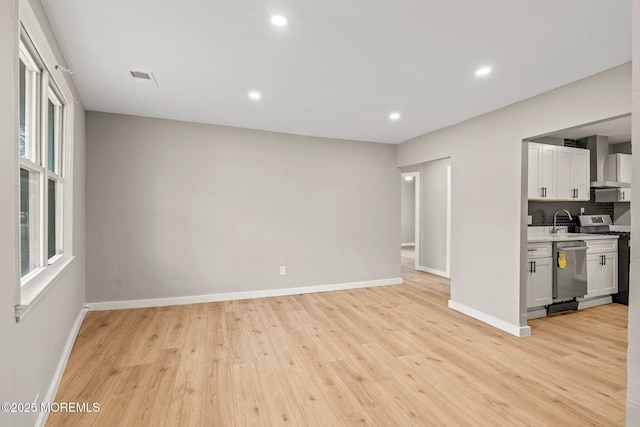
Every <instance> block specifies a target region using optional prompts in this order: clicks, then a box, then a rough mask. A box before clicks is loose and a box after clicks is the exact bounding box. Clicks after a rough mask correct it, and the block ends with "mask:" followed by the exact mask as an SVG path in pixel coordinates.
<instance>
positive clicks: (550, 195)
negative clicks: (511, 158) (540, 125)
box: [528, 142, 556, 200]
mask: <svg viewBox="0 0 640 427" xmlns="http://www.w3.org/2000/svg"><path fill="white" fill-rule="evenodd" d="M555 164H556V147H555V146H554V145H547V144H539V143H537V142H530V143H529V186H528V188H529V189H528V194H529V199H534V200H554V199H555V197H556V176H555V169H556V166H555Z"/></svg>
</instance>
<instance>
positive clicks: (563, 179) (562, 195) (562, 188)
mask: <svg viewBox="0 0 640 427" xmlns="http://www.w3.org/2000/svg"><path fill="white" fill-rule="evenodd" d="M556 150H557V151H556V198H557V199H559V200H572V199H574V196H575V194H576V192H575V188H574V187H573V185H572V182H571V177H572V172H573V161H572V159H571V157H572V155H573V149H572V148H570V147H558V148H557V149H556Z"/></svg>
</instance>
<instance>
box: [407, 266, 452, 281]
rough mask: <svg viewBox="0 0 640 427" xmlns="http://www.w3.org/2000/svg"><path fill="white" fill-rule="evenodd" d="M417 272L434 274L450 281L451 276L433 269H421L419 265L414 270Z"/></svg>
mask: <svg viewBox="0 0 640 427" xmlns="http://www.w3.org/2000/svg"><path fill="white" fill-rule="evenodd" d="M416 270H418V271H424V272H425V273H431V274H435V275H436V276H440V277H444V278H445V279H450V278H451V275H450V274H449V273H447V272H446V271H442V270H436V269H435V268H429V267H423V266H421V265H419V266H418V268H416Z"/></svg>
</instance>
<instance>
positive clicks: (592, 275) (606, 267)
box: [585, 252, 618, 298]
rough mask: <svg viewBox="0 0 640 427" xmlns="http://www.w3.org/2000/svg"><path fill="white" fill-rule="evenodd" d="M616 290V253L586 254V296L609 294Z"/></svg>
mask: <svg viewBox="0 0 640 427" xmlns="http://www.w3.org/2000/svg"><path fill="white" fill-rule="evenodd" d="M616 292H618V254H617V253H616V252H609V253H604V254H591V255H587V295H585V296H586V297H588V298H591V297H597V296H602V295H610V294H615V293H616Z"/></svg>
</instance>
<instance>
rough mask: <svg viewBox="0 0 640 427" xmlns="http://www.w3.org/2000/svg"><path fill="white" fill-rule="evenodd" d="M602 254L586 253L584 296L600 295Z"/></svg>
mask: <svg viewBox="0 0 640 427" xmlns="http://www.w3.org/2000/svg"><path fill="white" fill-rule="evenodd" d="M601 260H602V254H587V294H586V295H585V297H586V298H591V297H595V296H598V295H600V291H601V290H602V287H603V286H602V281H603V278H602V271H601V268H600V264H601V262H602V261H601Z"/></svg>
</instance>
